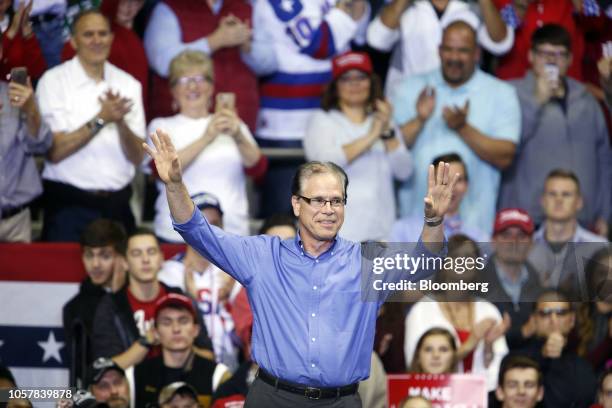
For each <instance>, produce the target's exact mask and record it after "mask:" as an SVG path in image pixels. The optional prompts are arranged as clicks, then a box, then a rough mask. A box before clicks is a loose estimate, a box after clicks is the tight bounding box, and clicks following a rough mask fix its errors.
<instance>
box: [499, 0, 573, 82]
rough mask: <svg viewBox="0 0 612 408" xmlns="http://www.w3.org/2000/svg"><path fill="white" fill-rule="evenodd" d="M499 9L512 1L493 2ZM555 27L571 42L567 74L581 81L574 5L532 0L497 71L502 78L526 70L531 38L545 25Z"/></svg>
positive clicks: (566, 1)
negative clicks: (563, 30) (569, 38)
mask: <svg viewBox="0 0 612 408" xmlns="http://www.w3.org/2000/svg"><path fill="white" fill-rule="evenodd" d="M495 4H496V6H497V8H499V9H500V10H501V9H503V8H504V7H506V6H508V5H511V4H512V0H495ZM550 23H554V24H559V25H561V26H563V27H564V28H565V29H566V30H567V31H568V32H569V34H570V37H571V39H572V54H573V61H572V65H571V66H570V68H569V71H568V75H569V76H571V77H572V78H575V79H577V80H579V81H581V80H582V57H583V55H584V37H583V33H582V31H581V30H580V29H578V27H576V23H575V21H574V6H573V4H572V1H571V0H535V1H533V2H532V3H530V4H529V6H528V7H527V11H526V12H525V16H524V17H523V20H522V22H521V24H520V25H519V26H518V27H517V28H516V29H515V30H514V46H513V47H512V49H511V50H510V52H508V53H507V54H506V55H504V56H503V57H502V58H501V60H500V62H499V67H498V68H497V76H498V77H500V78H502V79H512V78H522V77H523V76H524V75H525V73H526V72H527V70H528V69H529V61H528V60H527V54H528V52H529V49H530V47H531V35H532V34H533V32H534V31H535V30H537V29H538V28H540V27H541V26H543V25H545V24H550Z"/></svg>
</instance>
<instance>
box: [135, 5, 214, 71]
mask: <svg viewBox="0 0 612 408" xmlns="http://www.w3.org/2000/svg"><path fill="white" fill-rule="evenodd" d="M144 47H145V52H146V53H147V58H148V60H149V63H150V64H151V67H152V68H153V70H154V71H155V72H156V73H157V74H159V75H161V76H163V77H167V76H168V71H169V69H170V61H172V58H174V57H175V56H176V55H178V54H179V53H181V52H182V51H185V50H187V49H189V50H196V51H201V52H203V53H205V54H206V55H210V46H209V45H208V40H207V39H206V38H200V39H198V40H195V41H192V42H188V43H185V42H183V41H182V39H181V27H180V25H179V22H178V19H177V17H176V16H175V15H174V13H173V12H172V10H171V9H170V7H168V6H167V5H166V4H165V3H163V2H161V3H158V4H157V6H155V8H154V9H153V13H151V19H150V20H149V24H148V25H147V29H146V31H145V36H144Z"/></svg>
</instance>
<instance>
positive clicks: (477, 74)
mask: <svg viewBox="0 0 612 408" xmlns="http://www.w3.org/2000/svg"><path fill="white" fill-rule="evenodd" d="M482 75H483V72H482V71H481V70H480V68H478V67H476V69H474V73H473V74H472V77H471V78H470V79H468V81H467V82H466V83H464V84H463V85H461V86H460V87H458V88H452V87H451V86H450V85H448V83H446V80H445V79H444V76H443V75H442V67H440V68H439V69H436V71H435V73H434V77H433V78H434V81H435V83H436V85H437V86H438V87H446V88H448V89H449V91H450V92H451V93H464V92H465V93H471V92H473V91H476V90H477V89H478V86H479V84H480V79H481V77H482Z"/></svg>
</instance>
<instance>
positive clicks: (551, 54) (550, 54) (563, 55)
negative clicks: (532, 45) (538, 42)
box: [534, 49, 569, 60]
mask: <svg viewBox="0 0 612 408" xmlns="http://www.w3.org/2000/svg"><path fill="white" fill-rule="evenodd" d="M534 52H535V53H536V55H537V56H538V57H544V58H550V59H555V60H560V59H567V58H568V57H569V52H567V51H547V50H542V49H536V50H534Z"/></svg>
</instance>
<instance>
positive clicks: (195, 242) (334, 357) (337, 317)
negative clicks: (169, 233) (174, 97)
mask: <svg viewBox="0 0 612 408" xmlns="http://www.w3.org/2000/svg"><path fill="white" fill-rule="evenodd" d="M174 228H175V229H176V231H177V232H179V233H180V234H181V235H182V237H183V238H184V239H185V241H186V242H187V243H188V244H189V245H191V246H192V247H193V248H195V249H196V250H197V251H198V252H199V253H201V254H202V255H203V256H205V257H206V258H207V259H209V260H210V261H211V262H212V263H214V264H215V265H217V266H218V267H219V268H221V269H222V270H224V271H225V272H227V273H228V274H230V275H231V276H232V277H233V278H235V279H236V280H237V281H238V282H240V283H241V284H242V285H243V286H245V287H246V289H247V292H248V295H249V304H250V306H251V309H252V312H253V335H252V336H253V337H252V344H251V348H252V356H253V359H254V361H255V362H257V364H259V365H260V366H261V367H262V368H263V369H264V370H266V371H267V372H268V373H270V374H272V375H274V376H276V377H278V378H281V379H283V380H286V381H291V382H295V383H299V384H304V385H308V386H313V387H337V386H344V385H348V384H352V383H356V382H358V381H361V380H364V379H366V378H368V376H369V374H370V357H371V353H372V348H373V344H374V331H375V325H376V317H377V312H378V308H379V307H380V305H381V304H382V302H383V301H384V296H381V297H380V298H379V299H378V300H375V301H362V293H361V288H362V284H363V282H362V279H361V277H362V276H361V273H360V272H361V271H362V261H363V259H362V246H361V244H358V243H353V242H350V241H347V240H345V239H342V238H341V237H337V238H336V239H335V241H334V243H333V244H332V246H331V247H330V248H329V249H328V250H327V251H326V252H325V253H323V254H321V255H320V256H318V257H317V258H314V257H312V256H310V255H309V254H308V253H306V252H305V251H304V250H303V248H302V245H301V241H300V239H299V234H298V235H297V236H296V238H295V239H288V240H284V241H281V240H280V238H278V237H273V236H267V235H258V236H250V237H243V236H238V235H233V234H229V233H226V232H224V231H223V230H221V229H219V228H217V227H215V226H211V225H210V224H208V222H207V221H206V219H205V218H204V217H203V216H202V215H201V213H200V212H199V211H196V210H194V213H193V215H192V217H191V219H190V220H188V221H187V222H185V223H183V224H177V223H174ZM445 248H446V246H444V250H445ZM444 250H443V252H444ZM414 251H415V253H418V254H419V255H421V254H424V255H425V256H432V257H435V256H437V255H434V254H431V253H430V252H429V251H428V250H427V249H426V248H425V246H424V245H423V244H422V243H421V242H419V243H417V245H416V247H415V248H414ZM389 256H390V257H392V256H393V254H391V253H390V254H389ZM366 262H367V261H366ZM391 275H392V274H389V275H388V276H385V277H383V276H382V275H381V278H382V279H384V280H385V281H386V280H388V279H389V278H390V277H391ZM422 276H423V273H421V272H420V271H418V272H417V273H415V274H414V275H407V276H406V277H405V278H406V279H410V280H414V279H416V278H421V277H422Z"/></svg>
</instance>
